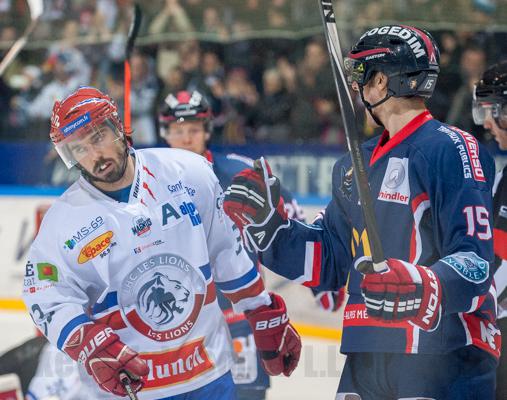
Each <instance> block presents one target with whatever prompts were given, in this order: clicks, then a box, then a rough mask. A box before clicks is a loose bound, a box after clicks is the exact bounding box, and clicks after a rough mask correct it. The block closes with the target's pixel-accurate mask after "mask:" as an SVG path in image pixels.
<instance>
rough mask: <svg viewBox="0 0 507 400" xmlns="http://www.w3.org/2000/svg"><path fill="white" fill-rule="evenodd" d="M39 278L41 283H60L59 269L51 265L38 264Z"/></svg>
mask: <svg viewBox="0 0 507 400" xmlns="http://www.w3.org/2000/svg"><path fill="white" fill-rule="evenodd" d="M37 276H38V278H39V280H40V281H53V282H58V268H56V266H55V265H53V264H50V263H37Z"/></svg>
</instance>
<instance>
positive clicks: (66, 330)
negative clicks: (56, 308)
mask: <svg viewBox="0 0 507 400" xmlns="http://www.w3.org/2000/svg"><path fill="white" fill-rule="evenodd" d="M86 322H91V320H90V318H88V316H87V315H86V314H81V315H78V316H77V317H75V318H72V319H71V320H70V321H69V322H67V324H66V325H65V326H64V327H63V329H62V330H61V332H60V336H58V341H57V342H56V346H57V347H58V348H59V349H60V350H62V349H63V345H64V344H65V341H66V340H67V336H69V334H70V333H71V332H72V331H73V329H74V328H75V327H76V326H79V325H82V324H84V323H86Z"/></svg>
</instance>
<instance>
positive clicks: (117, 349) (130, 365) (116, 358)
mask: <svg viewBox="0 0 507 400" xmlns="http://www.w3.org/2000/svg"><path fill="white" fill-rule="evenodd" d="M64 351H65V352H66V353H67V354H68V355H69V356H70V357H71V358H72V359H73V360H75V361H77V362H79V363H81V364H84V366H85V367H86V371H87V372H88V373H89V374H90V375H91V376H92V377H93V379H95V381H96V382H97V383H98V384H99V386H100V388H101V389H103V390H105V391H107V392H111V393H114V394H115V395H117V396H126V395H127V392H126V390H125V388H124V387H123V384H122V383H121V380H120V372H122V371H124V372H125V373H126V374H127V375H128V377H129V378H130V380H131V382H130V386H131V387H132V389H133V390H134V391H135V392H138V391H139V390H141V388H142V387H143V384H144V382H143V379H142V378H143V377H144V376H146V375H148V373H149V368H148V366H147V365H146V363H145V362H144V360H142V359H141V358H140V357H139V356H138V354H137V353H136V352H135V351H134V350H132V349H130V348H129V347H128V346H127V345H125V344H124V343H122V342H121V341H120V340H119V336H118V335H117V334H116V333H114V331H113V330H112V329H111V328H110V327H109V326H107V325H105V324H95V323H92V324H86V325H82V326H81V327H80V328H79V329H78V330H77V331H76V332H75V333H74V334H73V335H72V336H71V337H70V338H69V339H68V340H67V342H66V344H65V347H64Z"/></svg>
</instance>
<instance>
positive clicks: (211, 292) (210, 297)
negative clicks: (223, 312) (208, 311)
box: [204, 281, 217, 305]
mask: <svg viewBox="0 0 507 400" xmlns="http://www.w3.org/2000/svg"><path fill="white" fill-rule="evenodd" d="M216 298H217V290H216V288H215V282H213V281H211V282H210V283H209V284H208V288H207V289H206V297H205V299H204V305H206V304H209V303H213V302H214V301H215V299H216Z"/></svg>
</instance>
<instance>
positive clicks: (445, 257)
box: [422, 130, 494, 314]
mask: <svg viewBox="0 0 507 400" xmlns="http://www.w3.org/2000/svg"><path fill="white" fill-rule="evenodd" d="M456 134H457V135H453V136H452V137H453V138H454V140H453V141H448V142H445V143H444V144H443V145H442V144H441V145H440V149H438V150H436V151H435V156H434V158H433V159H430V162H428V163H427V164H426V166H427V168H425V171H426V172H425V173H426V174H427V175H426V176H425V178H424V179H425V180H426V182H427V183H428V185H427V187H428V193H427V195H428V197H429V201H430V209H431V213H432V219H433V226H434V227H435V236H434V238H435V241H436V245H437V248H439V254H440V255H441V258H440V259H439V260H438V261H437V262H436V263H434V264H433V265H431V269H432V270H433V271H434V272H435V273H436V274H437V276H438V277H439V278H440V281H441V284H442V290H443V303H442V304H443V313H444V314H452V313H458V312H473V311H475V310H476V309H477V308H478V307H480V306H481V304H482V302H483V301H484V300H485V298H486V296H487V294H488V292H489V290H490V287H491V282H492V278H493V272H492V269H491V267H490V264H491V263H492V262H493V259H494V257H493V239H492V229H491V218H492V196H491V193H492V186H493V181H494V162H493V159H492V158H491V156H490V155H489V154H488V153H487V152H486V151H485V150H484V149H482V148H479V145H478V143H477V141H476V139H475V138H474V137H473V136H472V135H470V134H468V133H466V132H462V131H459V130H457V131H456ZM467 135H468V136H467ZM467 142H468V143H467ZM424 195H426V194H425V193H423V194H422V196H424Z"/></svg>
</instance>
